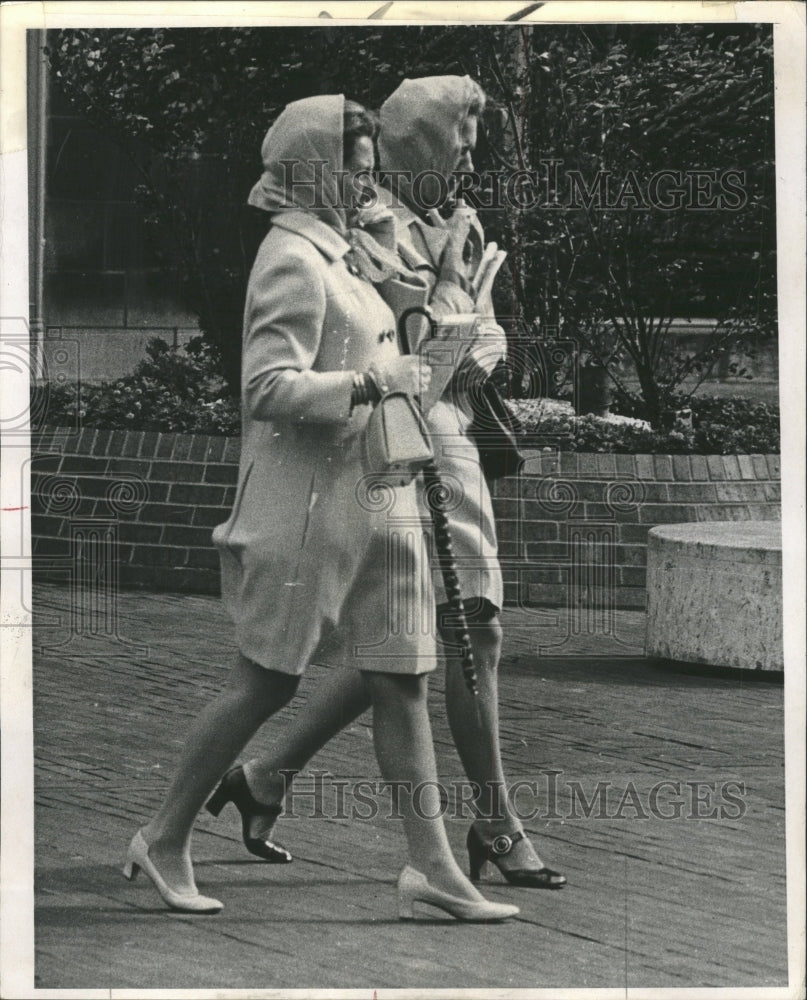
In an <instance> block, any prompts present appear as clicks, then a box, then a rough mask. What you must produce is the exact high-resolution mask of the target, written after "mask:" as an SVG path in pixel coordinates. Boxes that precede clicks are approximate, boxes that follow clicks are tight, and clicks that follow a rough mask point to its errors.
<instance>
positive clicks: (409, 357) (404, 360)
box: [368, 354, 432, 396]
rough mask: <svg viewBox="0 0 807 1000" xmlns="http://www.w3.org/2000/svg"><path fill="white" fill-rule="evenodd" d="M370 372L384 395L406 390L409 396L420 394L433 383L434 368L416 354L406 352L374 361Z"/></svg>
mask: <svg viewBox="0 0 807 1000" xmlns="http://www.w3.org/2000/svg"><path fill="white" fill-rule="evenodd" d="M368 374H369V375H370V377H371V378H372V379H373V381H374V382H375V384H376V385H377V386H378V389H379V391H380V393H381V395H382V396H386V394H387V393H388V392H405V393H406V394H407V395H409V396H420V395H421V394H422V393H424V392H425V391H426V390H427V389H428V388H429V384H430V383H431V379H432V370H431V368H430V367H429V365H427V364H425V363H424V362H423V361H421V359H420V358H419V357H418V356H417V355H414V354H405V355H402V356H401V357H399V358H390V360H389V361H384V362H374V363H373V364H372V365H370V368H369V370H368Z"/></svg>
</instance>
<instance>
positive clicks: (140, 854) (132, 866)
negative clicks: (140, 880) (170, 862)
mask: <svg viewBox="0 0 807 1000" xmlns="http://www.w3.org/2000/svg"><path fill="white" fill-rule="evenodd" d="M141 869H142V871H144V872H145V874H146V875H148V877H149V878H150V879H151V881H152V882H153V883H154V888H155V889H156V890H157V892H159V894H160V896H161V897H162V900H163V902H164V903H165V904H166V906H169V907H170V908H171V909H172V910H180V911H181V912H183V913H218V912H219V910H221V909H223V907H224V904H223V903H220V902H219V901H218V900H217V899H211V898H210V897H209V896H202V895H200V894H199V893H198V892H193V893H187V892H175V891H174V890H173V889H172V888H170V886H169V885H168V884H167V883H166V881H165V879H164V878H163V877H162V875H160V873H159V872H158V871H157V869H156V868H155V867H154V862H153V861H152V860H151V858H150V857H149V845H148V844H147V843H146V841H145V840H144V839H143V832H142V830H138V831H137V833H136V834H135V835H134V837H133V838H132V842H131V843H130V844H129V850H128V851H127V852H126V863H125V864H124V866H123V874H124V876H125V877H126V878H127V879H129V881H130V882H132V881H134V879H135V877H136V876H137V873H138V872H139V871H140V870H141Z"/></svg>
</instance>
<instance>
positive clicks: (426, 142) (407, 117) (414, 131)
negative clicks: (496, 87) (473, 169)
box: [378, 76, 482, 204]
mask: <svg viewBox="0 0 807 1000" xmlns="http://www.w3.org/2000/svg"><path fill="white" fill-rule="evenodd" d="M481 94H482V91H481V89H480V87H479V86H478V84H476V83H475V82H474V81H473V80H472V79H471V78H470V76H425V77H421V78H420V79H419V80H404V82H403V83H402V84H401V85H400V87H398V89H397V90H396V91H395V92H394V93H393V94H391V95H390V96H389V97H388V98H387V100H386V101H384V103H383V104H382V105H381V111H380V118H381V130H380V134H379V138H378V152H379V160H380V166H381V170H382V171H398V170H403V171H407V172H409V173H411V176H412V177H414V176H415V175H416V174H418V173H422V172H423V171H425V170H433V171H437V172H438V173H439V174H441V175H442V176H443V177H445V178H446V179H447V180H448V179H449V178H450V176H451V173H452V172H453V170H454V167H455V166H456V163H457V154H458V152H459V149H460V145H461V139H460V128H461V126H462V123H463V121H464V120H465V118H466V117H467V115H468V109H469V108H470V106H471V104H472V103H473V100H474V98H477V97H480V96H481ZM395 185H397V186H398V187H397V190H398V191H399V192H400V194H401V195H402V196H403V198H404V199H405V200H406V201H408V202H409V203H410V204H411V203H412V201H413V199H412V191H411V187H412V185H411V181H409V180H407V179H406V178H400V180H398V179H396V180H395V181H394V182H393V189H394V186H395ZM440 186H441V185H440V182H439V181H437V180H435V179H434V178H433V177H432V178H427V179H426V181H424V182H423V184H422V186H421V188H420V194H421V198H422V200H423V201H426V202H428V203H431V202H432V201H434V200H435V198H436V197H437V194H438V191H439V188H440Z"/></svg>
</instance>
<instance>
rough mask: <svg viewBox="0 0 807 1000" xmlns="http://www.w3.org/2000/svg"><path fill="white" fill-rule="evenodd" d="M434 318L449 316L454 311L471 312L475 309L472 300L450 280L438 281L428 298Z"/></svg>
mask: <svg viewBox="0 0 807 1000" xmlns="http://www.w3.org/2000/svg"><path fill="white" fill-rule="evenodd" d="M429 305H430V306H431V307H432V312H433V313H434V316H435V318H436V319H438V320H439V319H442V318H443V317H444V316H451V315H454V314H455V313H473V312H475V311H476V307H475V306H474V300H473V299H472V298H471V296H470V295H468V293H467V292H464V291H463V290H462V288H460V286H459V285H457V284H454V282H452V281H438V282H437V284H436V285H435V286H434V290H433V292H432V295H431V299H430V300H429Z"/></svg>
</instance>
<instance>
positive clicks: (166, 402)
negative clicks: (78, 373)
mask: <svg viewBox="0 0 807 1000" xmlns="http://www.w3.org/2000/svg"><path fill="white" fill-rule="evenodd" d="M146 353H147V357H146V358H145V359H144V360H143V361H141V362H140V363H139V364H138V365H137V367H136V368H135V370H134V371H133V372H132V374H131V375H126V376H125V377H124V378H119V379H116V380H115V381H114V382H100V383H96V384H83V385H82V384H78V383H76V382H69V383H65V384H64V385H51V386H50V387H49V391H48V398H47V404H46V412H45V419H46V420H47V423H48V424H49V425H51V426H76V424H81V425H83V426H87V427H112V428H118V427H119V428H126V429H131V430H150V431H178V432H198V433H207V434H227V435H229V434H238V433H240V419H241V415H240V412H239V408H238V406H237V405H236V403H235V402H234V400H233V399H232V397H229V396H227V394H226V386H225V383H224V380H223V379H222V377H221V375H220V373H219V370H218V365H217V363H216V359H215V357H214V355H213V353H212V352H211V350H210V348H209V347H208V346H207V345H206V344H205V343H204V342H203V341H202V340H201V338H199V337H197V338H194V339H193V340H192V341H191V342H190V343H189V344H187V345H186V346H185V347H184V348H174V347H169V346H168V344H166V342H165V341H164V340H160V339H159V338H154V339H153V340H150V341H149V343H148V346H147V348H146Z"/></svg>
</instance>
